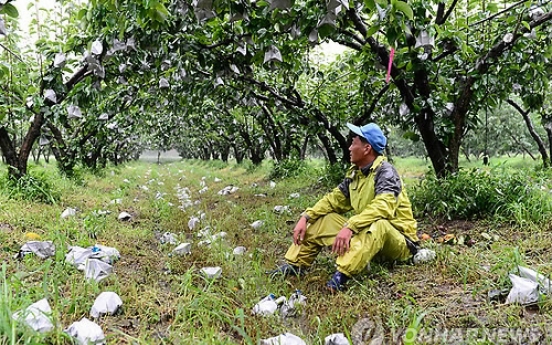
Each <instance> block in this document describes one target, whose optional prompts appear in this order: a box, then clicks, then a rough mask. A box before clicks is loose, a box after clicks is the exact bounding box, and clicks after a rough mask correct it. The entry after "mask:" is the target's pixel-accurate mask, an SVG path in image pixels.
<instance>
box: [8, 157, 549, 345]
mask: <svg viewBox="0 0 552 345" xmlns="http://www.w3.org/2000/svg"><path fill="white" fill-rule="evenodd" d="M311 164H312V163H311ZM315 164H318V166H319V167H321V166H323V165H321V164H319V162H315ZM426 164H427V163H425V162H423V161H421V160H410V159H408V160H407V159H404V160H402V159H399V160H397V161H396V165H397V167H398V170H399V171H400V173H401V174H402V175H403V176H412V177H413V178H414V179H413V180H412V181H414V180H415V178H417V177H420V176H421V175H423V173H424V172H425V171H427V165H426ZM36 169H43V170H44V172H45V174H47V176H49V177H50V179H49V180H50V181H52V182H51V183H52V184H53V186H54V188H55V191H56V192H57V193H59V194H60V195H61V197H60V199H59V201H57V202H55V203H53V204H43V203H39V202H33V201H26V200H25V199H13V198H12V199H10V198H8V197H7V196H6V193H1V194H0V205H1V208H0V229H1V231H0V241H1V243H2V251H1V252H0V253H1V254H0V255H1V259H2V261H3V263H4V264H3V271H2V274H1V276H0V281H1V287H2V288H1V297H0V298H1V300H0V331H1V332H0V334H1V335H0V339H1V340H0V344H44V343H50V344H70V340H69V339H68V338H67V337H66V336H65V335H64V334H63V329H65V328H66V327H68V326H69V325H70V324H71V323H72V322H74V321H78V320H80V319H81V318H82V317H88V318H90V316H89V312H90V308H91V306H92V304H93V302H94V299H95V298H96V296H97V295H98V294H99V293H100V292H102V291H114V292H117V293H118V294H119V295H120V296H121V298H122V299H123V303H124V305H123V310H122V312H121V313H120V314H118V315H116V316H107V317H102V318H100V319H99V320H98V321H97V323H98V324H99V325H100V326H101V327H102V329H103V330H104V332H105V334H106V336H107V339H108V344H127V343H128V344H130V343H132V344H256V343H257V342H258V340H259V339H263V338H268V337H273V336H276V335H278V334H280V333H283V332H286V331H289V332H292V333H294V334H296V335H298V336H300V337H302V338H303V339H305V340H306V341H307V343H308V344H323V341H324V338H325V337H326V336H327V335H329V334H332V333H338V332H342V333H345V334H348V335H350V336H351V337H352V336H353V335H354V329H355V325H356V324H357V322H359V320H361V319H362V318H365V317H371V318H374V319H378V318H379V319H381V320H382V322H383V327H384V329H385V331H386V332H387V333H389V332H390V331H391V330H393V329H405V328H407V327H409V326H410V327H413V328H416V329H424V328H439V327H441V328H443V327H446V328H458V327H530V326H538V327H550V324H551V318H550V311H551V310H552V308H551V305H550V302H549V301H548V300H543V302H541V303H540V304H539V308H538V309H536V310H535V309H526V308H525V307H521V306H517V305H503V304H496V303H494V302H493V303H491V302H489V301H488V300H487V293H488V291H490V290H493V289H500V288H508V287H509V281H508V277H507V276H508V273H509V272H510V270H511V269H513V268H514V267H515V265H516V264H517V263H524V264H526V265H528V266H530V267H533V268H535V269H539V270H540V271H541V272H543V273H545V274H549V273H551V272H552V264H550V263H551V262H552V252H551V251H550V250H549V248H550V245H551V243H552V233H551V232H550V227H549V226H546V225H545V226H535V225H527V226H524V227H516V226H506V225H500V224H497V225H494V224H492V223H488V222H486V223H470V222H458V221H457V222H447V223H442V224H433V223H429V222H426V221H425V220H424V219H420V232H426V233H429V234H432V235H434V236H435V237H438V236H440V235H442V234H443V233H453V234H456V235H457V236H459V235H470V236H471V237H472V238H475V239H476V241H477V243H476V244H475V245H474V246H473V247H469V248H468V247H466V246H463V245H444V244H438V243H435V242H429V243H426V246H428V247H431V248H433V249H435V250H436V251H437V255H438V260H437V261H436V262H434V263H430V264H426V265H419V266H408V265H400V266H395V267H392V266H389V265H378V264H372V267H371V270H370V271H369V272H366V273H364V274H362V275H360V276H359V277H357V278H356V279H355V280H354V281H353V282H352V284H351V286H350V288H349V289H348V290H347V291H346V292H345V293H343V294H339V295H329V294H327V293H326V292H325V290H324V288H323V287H324V285H325V283H326V281H327V280H328V279H329V277H330V275H331V274H332V273H333V271H334V262H335V258H334V257H333V256H332V255H331V254H330V253H328V252H323V253H321V255H320V256H319V258H318V260H317V263H316V264H315V266H314V267H313V268H312V269H311V271H310V272H309V274H308V275H306V276H305V277H302V278H300V279H297V278H290V279H288V280H283V279H276V280H271V279H269V278H268V277H267V276H266V275H265V274H264V271H265V270H267V269H271V268H274V267H275V265H276V264H277V263H280V262H281V260H282V258H283V256H284V253H285V251H286V250H287V247H288V246H289V244H290V239H291V232H292V229H293V226H294V222H295V220H296V219H297V217H298V216H299V214H300V213H301V212H302V211H303V210H304V209H305V208H306V207H307V206H310V205H312V204H313V203H314V202H315V201H316V200H317V199H318V198H319V197H320V196H321V195H323V194H324V193H325V192H327V191H328V188H327V187H321V186H320V185H319V184H318V182H317V181H318V178H319V176H318V175H317V174H314V173H312V172H311V173H305V174H302V175H301V176H299V177H295V178H289V179H283V180H277V181H276V182H277V186H276V188H274V189H271V188H270V187H269V180H268V179H267V178H266V176H268V175H269V172H270V164H263V165H262V166H261V167H258V168H256V169H252V168H251V167H249V166H247V165H242V166H237V165H235V164H230V165H225V164H221V163H219V162H216V163H214V162H201V161H183V162H182V161H180V162H172V163H164V164H162V165H156V164H150V163H144V162H136V163H132V164H128V165H126V166H121V167H116V168H109V169H107V170H106V171H105V172H104V173H103V175H93V174H90V173H87V172H86V171H83V172H80V174H79V180H71V179H67V178H63V177H59V176H58V175H57V172H56V170H55V167H54V166H52V165H44V166H42V167H36ZM202 177H205V182H206V184H207V186H208V188H209V190H208V191H207V192H206V193H204V194H201V195H200V194H199V193H198V191H199V190H200V189H201V186H200V181H201V179H202ZM215 178H220V179H222V181H221V182H214V179H215ZM125 179H127V180H128V181H129V182H128V183H127V182H124V180H125ZM160 182H161V183H160ZM177 185H179V186H181V187H188V188H189V189H190V191H191V196H192V200H193V201H196V200H198V201H199V203H198V204H197V205H193V206H191V207H189V208H187V209H185V210H180V209H179V208H178V207H177V206H178V205H179V201H178V200H177V198H176V195H175V193H176V191H175V188H176V186H177ZM228 185H235V186H237V187H239V188H240V189H239V190H238V191H237V192H236V193H234V194H231V195H227V196H221V195H218V194H217V192H218V191H219V190H220V189H222V188H224V187H226V186H228ZM142 186H147V187H148V189H149V190H148V191H146V190H144V189H142V188H140V187H142ZM157 191H159V192H162V193H166V195H165V196H164V198H163V199H161V200H156V199H155V195H156V193H157ZM294 192H298V193H300V194H301V197H300V198H299V199H290V198H289V195H290V194H291V193H294ZM258 193H266V194H267V197H266V198H261V197H255V196H254V195H255V194H258ZM116 198H121V199H122V203H121V204H111V203H110V201H111V200H113V199H116ZM169 202H170V203H172V204H173V206H170V205H169ZM276 205H289V206H290V208H291V213H290V214H282V215H278V214H275V213H274V212H273V211H272V210H273V208H274V206H276ZM66 207H73V208H76V209H78V212H77V215H76V217H74V218H69V219H61V218H60V214H61V212H62V211H63V210H64V209H65V208H66ZM100 209H102V210H110V211H112V213H111V214H110V215H107V216H105V217H97V216H94V215H93V213H92V212H93V211H94V210H100ZM121 211H126V212H129V213H131V214H133V216H134V218H133V220H132V221H131V222H127V223H122V222H118V221H117V215H118V213H119V212H121ZM198 212H204V213H205V214H206V217H205V219H204V220H203V221H202V222H201V223H200V226H199V229H201V228H203V227H204V226H207V225H209V226H211V228H212V229H213V233H216V232H219V231H224V232H226V233H227V234H228V235H227V236H226V238H224V239H223V240H222V241H220V242H217V243H215V244H213V245H211V247H210V248H207V247H198V245H197V243H198V242H199V241H200V240H201V239H200V238H198V237H197V232H198V229H195V230H194V231H191V230H189V229H188V225H187V224H188V220H189V218H190V217H191V216H193V215H197V214H198ZM259 219H261V220H264V221H265V224H264V225H263V226H262V227H261V228H260V229H259V230H256V231H255V230H253V229H252V228H251V227H250V226H249V224H250V223H252V222H253V221H255V220H259ZM166 231H170V232H173V233H175V234H176V235H178V238H179V240H180V241H181V242H193V245H192V254H191V255H189V256H169V255H168V254H169V253H170V252H171V250H172V249H173V248H174V247H175V246H172V245H169V244H164V245H162V244H160V243H159V241H158V239H157V237H156V236H158V234H160V233H163V232H166ZM27 232H35V233H38V234H39V235H41V237H42V239H43V240H51V241H54V243H55V245H56V255H55V257H52V258H49V259H46V260H41V259H40V258H38V257H33V256H27V257H25V258H24V259H23V260H21V261H18V260H15V259H13V255H14V254H15V253H17V251H18V250H19V248H20V246H21V245H22V244H23V243H24V242H25V241H24V239H23V236H24V234H25V233H27ZM481 232H487V233H489V234H493V235H498V236H499V237H498V240H496V241H487V240H485V239H484V238H483V237H482V236H481V235H480V234H481ZM94 237H95V238H97V243H101V244H104V245H107V246H112V247H115V248H117V249H118V250H119V251H120V252H121V260H120V261H118V262H117V263H116V264H115V265H114V269H115V274H113V275H111V276H109V277H108V278H106V279H105V280H104V281H102V282H100V283H95V282H87V281H85V280H84V277H83V273H82V272H79V271H77V270H76V269H75V268H73V267H72V266H70V265H68V264H65V263H64V257H65V253H66V252H67V248H68V246H71V245H79V246H89V245H92V244H94V243H96V240H95V239H94ZM239 245H243V246H245V247H247V252H246V255H244V256H238V257H235V256H233V255H232V254H231V253H232V249H233V248H234V247H236V246H239ZM204 266H220V267H222V277H221V278H220V279H218V280H214V281H210V280H207V279H205V278H203V277H202V276H201V275H200V274H199V269H201V268H202V267H204ZM295 289H300V290H301V291H302V292H303V294H304V295H305V296H307V298H308V300H307V305H306V306H305V307H304V308H303V309H302V310H301V314H300V315H299V316H298V317H296V318H289V319H285V320H282V319H280V318H279V317H277V316H274V317H258V316H253V315H251V309H252V307H253V305H254V304H255V303H256V302H257V301H258V300H260V299H261V298H263V297H264V296H266V295H267V294H269V293H274V294H276V295H278V296H279V295H286V296H288V297H289V296H290V295H291V293H293V292H294V291H295ZM44 297H47V298H48V300H49V302H50V305H51V306H52V309H53V319H54V321H55V323H56V324H57V327H56V329H55V331H53V332H52V333H51V334H47V335H40V334H34V333H33V332H30V331H29V330H27V329H26V328H25V327H22V326H21V325H18V324H16V323H15V322H14V321H13V320H12V319H11V318H10V315H11V313H12V312H14V311H16V310H19V309H21V308H25V307H27V306H28V305H30V304H31V303H33V302H36V301H38V300H39V299H41V298H44ZM367 343H368V342H367Z"/></svg>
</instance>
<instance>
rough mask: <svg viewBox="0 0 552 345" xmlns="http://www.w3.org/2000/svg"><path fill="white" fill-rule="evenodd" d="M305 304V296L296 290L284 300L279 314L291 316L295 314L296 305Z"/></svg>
mask: <svg viewBox="0 0 552 345" xmlns="http://www.w3.org/2000/svg"><path fill="white" fill-rule="evenodd" d="M305 304H307V296H305V295H303V294H302V293H301V291H299V290H296V291H295V292H294V293H292V294H291V296H290V297H289V299H288V300H286V301H284V303H283V304H282V306H281V307H280V314H281V315H282V316H283V317H293V316H295V315H297V306H299V305H305Z"/></svg>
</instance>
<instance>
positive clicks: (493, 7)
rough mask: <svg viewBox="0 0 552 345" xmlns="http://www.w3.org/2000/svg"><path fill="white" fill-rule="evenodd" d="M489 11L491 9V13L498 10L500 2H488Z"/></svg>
mask: <svg viewBox="0 0 552 345" xmlns="http://www.w3.org/2000/svg"><path fill="white" fill-rule="evenodd" d="M487 11H489V12H491V13H496V12H498V4H497V3H494V2H491V3H488V4H487Z"/></svg>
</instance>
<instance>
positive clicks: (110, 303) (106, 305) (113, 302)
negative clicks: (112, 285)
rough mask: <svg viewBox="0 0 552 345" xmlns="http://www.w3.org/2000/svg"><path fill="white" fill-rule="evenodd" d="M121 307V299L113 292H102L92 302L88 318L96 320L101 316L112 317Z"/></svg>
mask: <svg viewBox="0 0 552 345" xmlns="http://www.w3.org/2000/svg"><path fill="white" fill-rule="evenodd" d="M122 305H123V301H122V300H121V297H119V295H117V294H116V293H115V292H111V291H105V292H102V293H101V294H100V295H99V296H98V297H97V298H96V300H95V301H94V305H92V309H91V310H90V316H92V317H93V318H98V317H100V316H101V315H106V314H108V315H113V314H115V313H116V312H117V310H118V309H119V307H121V306H122Z"/></svg>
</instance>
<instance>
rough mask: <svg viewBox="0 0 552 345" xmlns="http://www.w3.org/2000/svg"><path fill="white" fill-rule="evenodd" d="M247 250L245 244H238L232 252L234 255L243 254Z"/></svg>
mask: <svg viewBox="0 0 552 345" xmlns="http://www.w3.org/2000/svg"><path fill="white" fill-rule="evenodd" d="M246 251H247V248H245V247H244V246H238V247H236V248H234V251H233V252H232V253H233V254H234V255H243V254H244V253H245V252H246Z"/></svg>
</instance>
